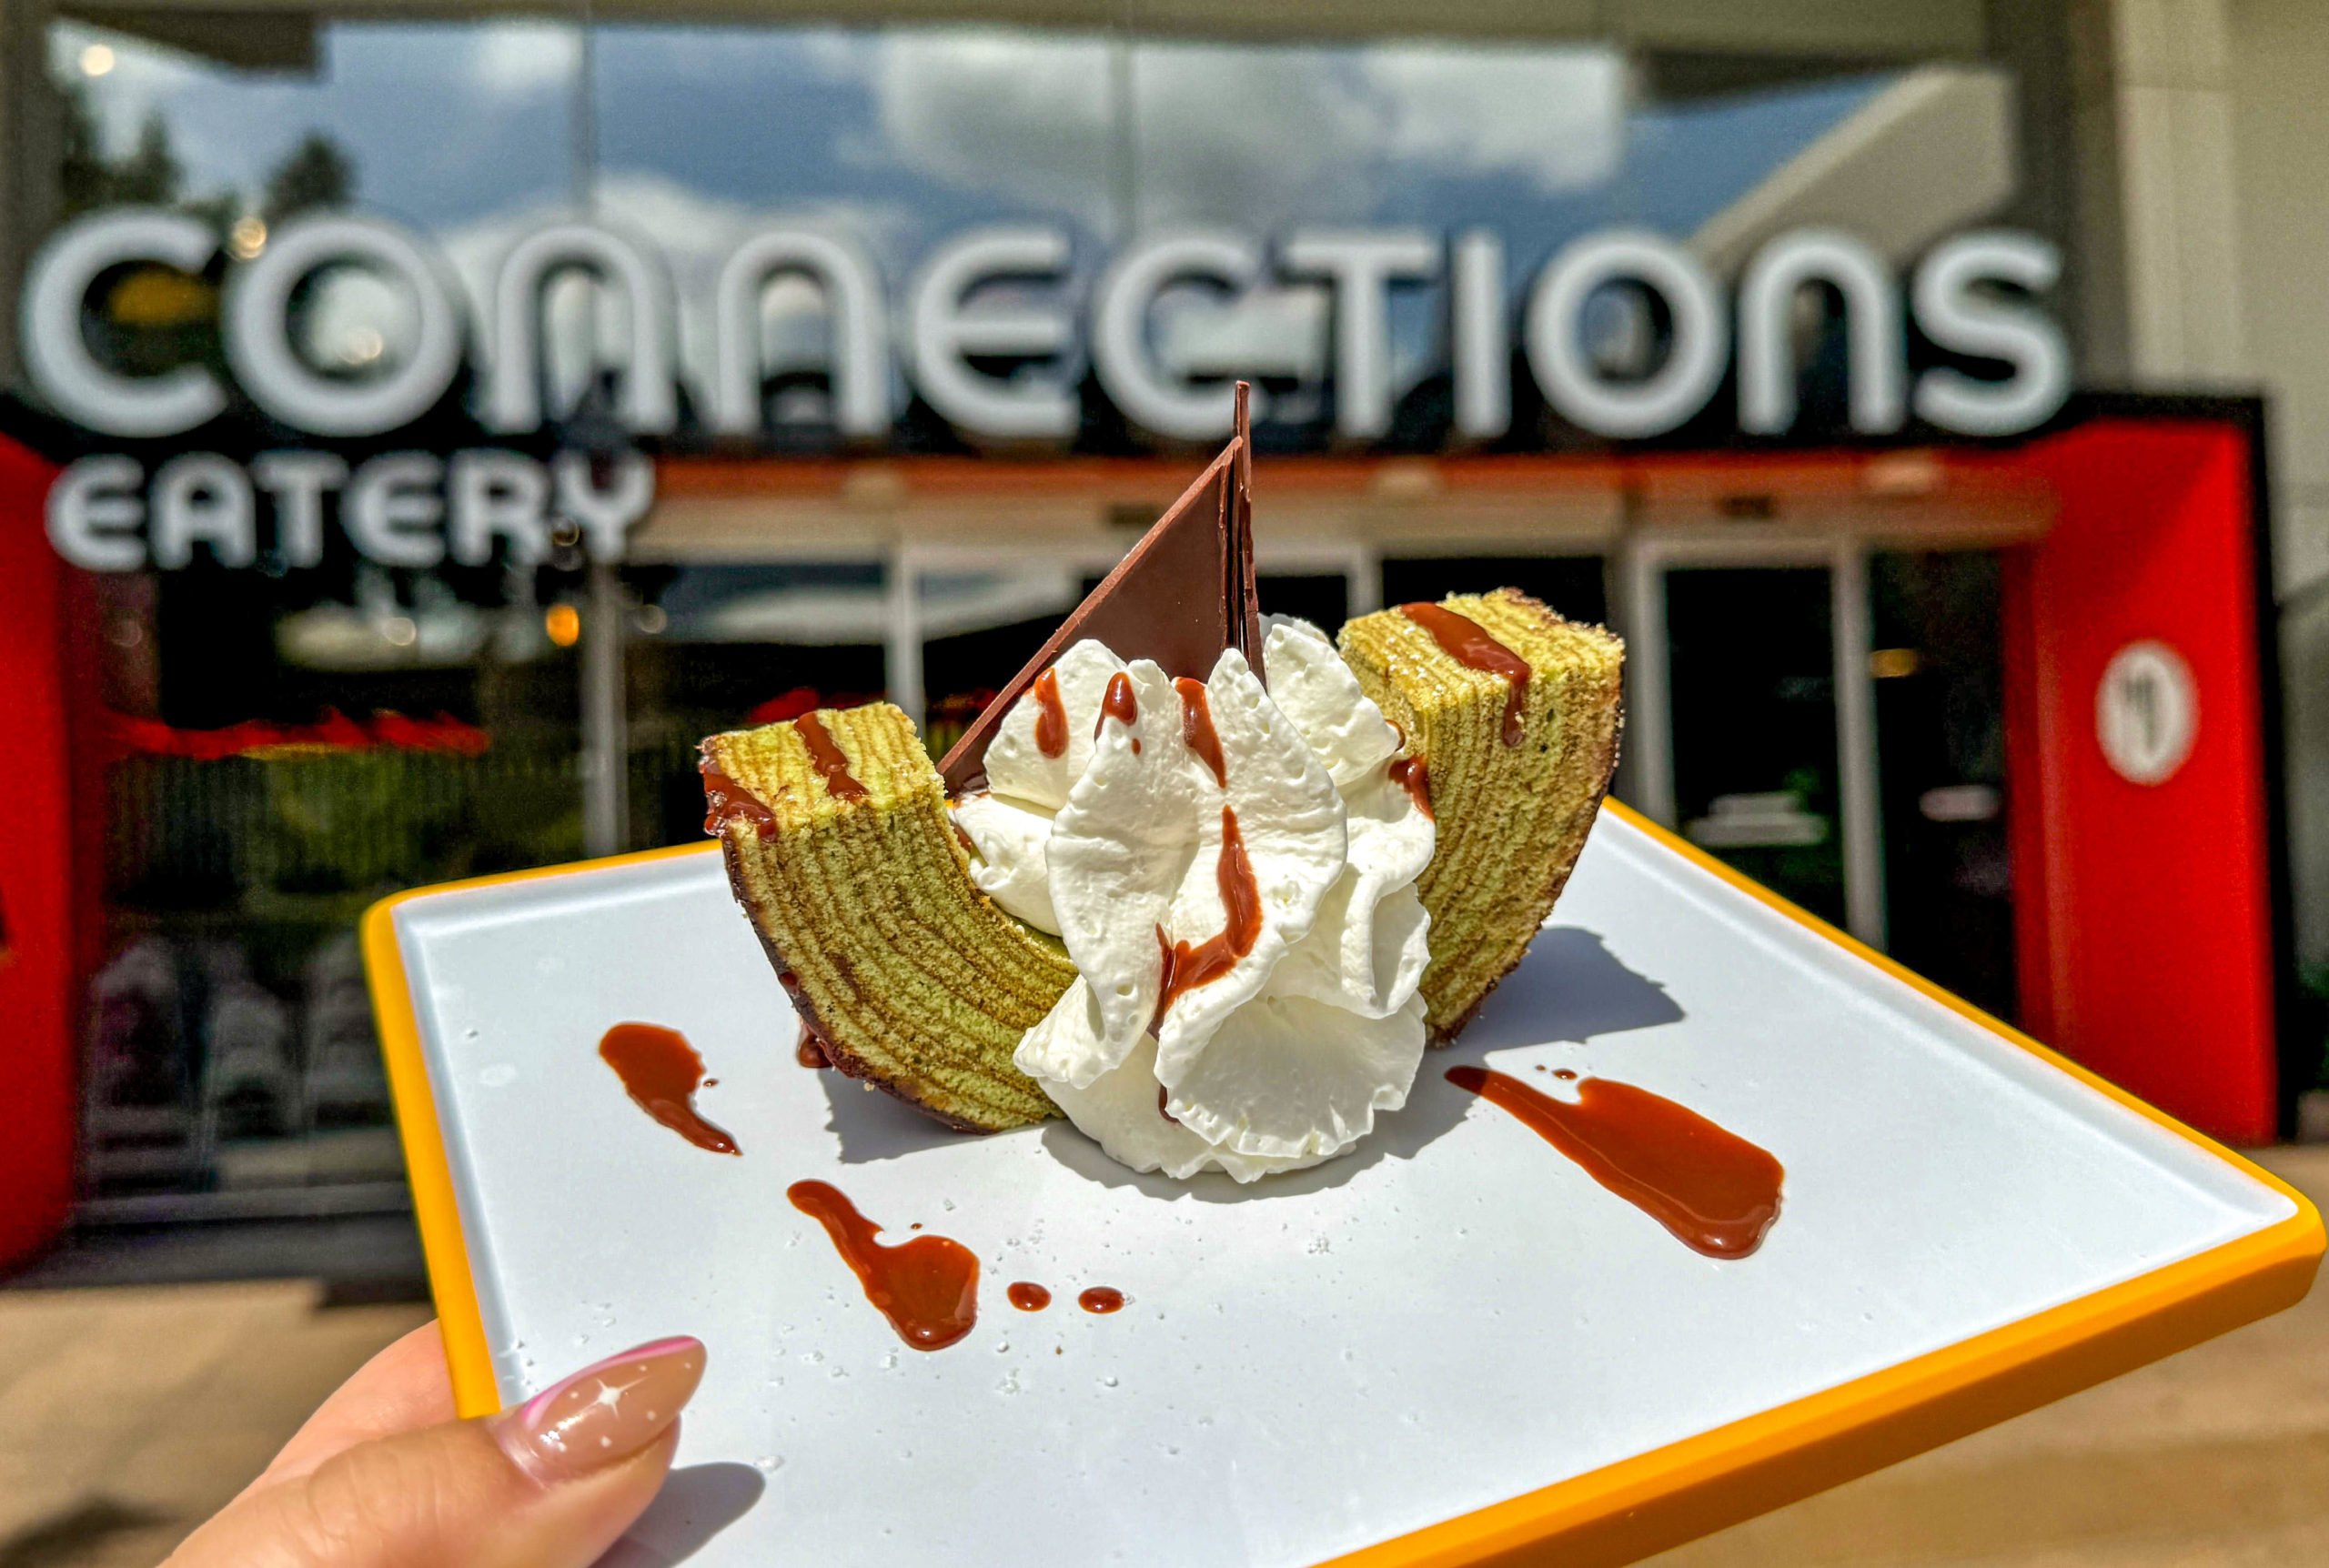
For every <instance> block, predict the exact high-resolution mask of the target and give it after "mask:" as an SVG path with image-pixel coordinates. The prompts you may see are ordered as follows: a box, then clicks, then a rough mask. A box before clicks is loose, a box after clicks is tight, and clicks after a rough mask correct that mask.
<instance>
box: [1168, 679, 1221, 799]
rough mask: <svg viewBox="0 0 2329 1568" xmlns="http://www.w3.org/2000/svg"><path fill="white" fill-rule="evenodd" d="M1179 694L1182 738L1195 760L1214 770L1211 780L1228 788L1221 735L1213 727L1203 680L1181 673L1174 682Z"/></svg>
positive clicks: (1211, 713)
mask: <svg viewBox="0 0 2329 1568" xmlns="http://www.w3.org/2000/svg"><path fill="white" fill-rule="evenodd" d="M1173 689H1174V690H1175V691H1177V692H1179V693H1180V694H1181V739H1183V740H1185V741H1186V742H1187V743H1188V748H1189V749H1190V750H1191V751H1194V752H1195V753H1196V756H1197V760H1198V761H1200V762H1202V763H1204V764H1205V766H1206V767H1208V768H1210V769H1213V781H1214V782H1215V784H1218V785H1220V786H1221V787H1222V788H1223V789H1228V788H1229V764H1228V763H1227V762H1225V761H1224V760H1223V759H1222V756H1221V735H1220V732H1219V731H1217V730H1215V729H1214V727H1213V706H1212V704H1210V703H1209V702H1207V701H1206V700H1205V682H1204V681H1202V680H1191V679H1190V678H1188V677H1187V676H1185V675H1184V676H1181V677H1179V678H1176V679H1175V681H1174V682H1173Z"/></svg>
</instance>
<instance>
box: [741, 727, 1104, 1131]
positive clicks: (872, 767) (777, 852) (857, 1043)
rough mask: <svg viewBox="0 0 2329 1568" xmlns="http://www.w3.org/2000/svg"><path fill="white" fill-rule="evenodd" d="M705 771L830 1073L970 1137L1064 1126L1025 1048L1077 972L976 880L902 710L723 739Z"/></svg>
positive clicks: (751, 902)
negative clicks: (1035, 1125) (1023, 1066)
mask: <svg viewBox="0 0 2329 1568" xmlns="http://www.w3.org/2000/svg"><path fill="white" fill-rule="evenodd" d="M703 774H704V790H705V795H706V798H707V799H709V801H710V802H711V814H712V822H711V823H710V824H707V825H708V826H716V828H717V830H718V831H719V834H720V838H721V849H722V851H723V852H724V853H725V855H726V856H727V860H728V879H729V882H730V884H731V886H732V887H733V888H734V890H735V892H736V898H737V900H738V901H739V902H741V904H742V905H743V906H744V908H745V910H747V911H748V912H750V914H751V920H752V925H753V928H754V929H755V930H758V931H759V932H760V938H761V945H762V946H763V947H765V948H766V949H767V950H768V954H769V957H770V958H771V960H773V961H774V962H775V964H776V967H777V970H778V974H779V977H780V978H781V979H782V980H783V981H784V984H785V989H786V990H788V991H789V992H790V993H791V997H792V1001H793V1005H794V1006H795V1007H797V1008H798V1009H799V1010H800V1011H801V1016H802V1021H803V1022H804V1023H805V1024H806V1025H807V1027H808V1028H809V1030H810V1031H811V1032H812V1033H813V1034H814V1035H815V1036H816V1037H817V1040H818V1041H819V1043H820V1044H821V1045H822V1048H823V1050H824V1053H825V1057H826V1059H827V1060H829V1061H831V1062H832V1064H833V1065H834V1066H835V1067H838V1068H839V1069H841V1070H842V1071H843V1072H846V1073H848V1074H849V1075H850V1076H851V1077H852V1078H862V1079H864V1080H866V1081H869V1082H872V1083H878V1084H880V1085H881V1086H882V1088H883V1089H886V1090H888V1091H890V1092H891V1093H892V1094H895V1095H897V1096H898V1097H899V1098H900V1099H902V1100H906V1101H911V1102H912V1103H913V1104H915V1105H917V1106H919V1107H921V1108H922V1109H923V1110H924V1111H929V1112H930V1113H931V1114H933V1115H934V1116H936V1117H938V1118H939V1119H940V1120H942V1121H948V1122H952V1123H953V1124H954V1125H956V1126H958V1127H962V1128H964V1129H967V1130H971V1131H984V1132H996V1131H1003V1129H1005V1128H1009V1127H1019V1126H1023V1125H1025V1124H1026V1123H1028V1122H1031V1121H1041V1120H1042V1119H1043V1118H1044V1117H1047V1116H1054V1115H1057V1114H1058V1112H1057V1111H1056V1110H1055V1109H1054V1107H1053V1105H1052V1102H1051V1101H1050V1100H1049V1099H1048V1098H1046V1097H1045V1095H1044V1091H1042V1090H1041V1089H1039V1088H1037V1087H1036V1086H1035V1083H1034V1081H1033V1080H1032V1079H1030V1078H1028V1077H1026V1076H1025V1075H1024V1074H1023V1073H1021V1072H1020V1071H1019V1070H1018V1069H1017V1068H1015V1067H1013V1066H1012V1064H1011V1053H1012V1051H1013V1050H1014V1049H1015V1048H1016V1047H1017V1046H1018V1044H1019V1037H1020V1036H1021V1035H1022V1034H1023V1033H1025V1032H1026V1030H1028V1029H1029V1028H1030V1027H1031V1026H1032V1025H1033V1024H1034V1023H1035V1022H1036V1021H1037V1020H1040V1019H1041V1018H1042V1017H1043V1016H1044V1014H1045V1013H1047V1012H1049V1011H1050V1010H1051V1009H1052V1004H1053V1003H1054V1002H1056V1001H1057V1000H1059V999H1060V995H1061V993H1063V992H1064V991H1065V990H1067V988H1068V985H1069V983H1070V982H1071V981H1073V980H1074V979H1075V969H1074V965H1072V964H1071V963H1069V962H1068V959H1067V953H1066V951H1065V950H1064V949H1063V948H1062V947H1061V946H1060V944H1059V943H1058V942H1057V941H1055V940H1053V939H1051V938H1049V937H1047V936H1044V935H1043V934H1042V933H1041V932H1039V931H1035V930H1032V929H1030V928H1028V927H1026V926H1023V925H1022V924H1020V923H1019V922H1018V921H1017V920H1013V919H1012V918H1011V917H1010V916H1009V915H1006V914H1004V913H1003V911H1002V910H999V909H997V908H995V906H994V904H993V901H992V900H989V899H988V898H987V896H986V895H985V894H984V893H983V892H981V891H980V890H978V888H977V887H976V886H974V885H973V883H972V881H971V879H970V874H969V872H968V870H967V869H965V868H966V866H967V864H968V860H967V851H966V850H965V849H963V844H962V842H961V840H960V839H959V838H958V837H957V835H956V833H955V831H954V828H953V823H952V822H950V821H949V820H948V819H947V816H946V796H945V790H944V788H943V786H942V785H941V784H940V782H939V779H938V770H937V769H935V768H934V767H933V766H932V765H931V761H930V756H929V754H928V753H927V752H926V751H924V750H923V746H922V741H921V740H920V739H919V738H917V737H916V735H915V734H914V729H913V723H912V720H911V719H907V717H906V716H905V714H904V713H903V712H902V711H901V710H900V709H896V708H893V707H892V706H891V705H890V704H888V703H886V702H877V703H871V704H868V705H867V706H865V707H863V708H852V709H845V710H842V711H838V712H836V711H833V710H832V709H818V710H817V711H815V712H813V713H809V714H804V715H802V717H801V718H800V719H795V720H793V721H791V723H787V724H770V725H764V726H762V727H761V728H760V729H746V730H738V731H735V732H732V733H730V734H726V735H715V736H713V737H711V739H709V740H706V741H705V742H704V743H703Z"/></svg>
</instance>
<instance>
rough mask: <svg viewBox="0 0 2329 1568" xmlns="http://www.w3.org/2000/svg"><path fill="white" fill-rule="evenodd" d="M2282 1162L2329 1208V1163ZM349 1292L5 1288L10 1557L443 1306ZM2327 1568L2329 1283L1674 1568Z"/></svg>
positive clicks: (163, 1550)
mask: <svg viewBox="0 0 2329 1568" xmlns="http://www.w3.org/2000/svg"><path fill="white" fill-rule="evenodd" d="M2265 1162H2266V1163H2268V1164H2270V1165H2272V1166H2273V1167H2274V1169H2276V1170H2278V1171H2281V1172H2282V1173H2283V1174H2284V1176H2286V1177H2288V1178H2289V1179H2290V1180H2292V1181H2294V1182H2296V1184H2297V1185H2299V1186H2301V1187H2303V1188H2304V1189H2305V1190H2306V1191H2308V1192H2310V1193H2311V1194H2312V1195H2313V1196H2314V1199H2315V1200H2316V1201H2323V1202H2324V1203H2329V1148H2311V1149H2292V1150H2284V1151H2278V1152H2276V1153H2274V1154H2271V1155H2267V1156H2266V1157H2265ZM345 1295H346V1292H341V1299H344V1298H345ZM329 1299H330V1298H328V1296H327V1293H326V1292H325V1291H324V1290H323V1288H322V1287H320V1286H318V1284H316V1283H313V1282H297V1281H288V1282H267V1283H256V1284H234V1285H175V1286H161V1287H153V1288H105V1289H73V1290H20V1291H12V1292H0V1568H149V1565H150V1564H153V1563H158V1562H159V1561H160V1560H161V1559H162V1558H163V1557H164V1556H165V1555H166V1554H167V1553H168V1552H169V1550H170V1548H171V1546H172V1545H173V1544H174V1543H176V1541H177V1540H178V1538H179V1537H180V1536H182V1535H183V1534H185V1533H186V1532H187V1530H189V1529H191V1528H192V1527H193V1525H194V1523H196V1522H197V1521H198V1520H200V1519H201V1518H203V1517H204V1516H205V1515H207V1513H209V1512H210V1511H211V1510H213V1509H215V1508H216V1507H217V1506H218V1504H219V1503H223V1502H224V1501H225V1500H226V1499H227V1498H228V1497H230V1496H232V1495H233V1494H234V1493H235V1492H236V1491H237V1489H238V1488H240V1487H241V1486H242V1484H243V1483H244V1482H245V1481H246V1480H247V1479H248V1478H249V1477H250V1475H252V1474H253V1473H256V1472H257V1470H258V1468H259V1467H260V1465H261V1464H263V1463H264V1462H266V1459H267V1455H268V1454H270V1453H272V1452H274V1450H275V1447H276V1445H277V1444H278V1443H279V1442H282V1441H283V1439H284V1438H285V1437H286V1436H287V1435H288V1434H289V1433H290V1432H291V1431H292V1429H293V1428H295V1427H296V1426H297V1425H298V1423H299V1422H300V1420H301V1418H302V1417H303V1416H304V1415H305V1414H306V1413H307V1412H308V1410H309V1409H310V1408H311V1407H312V1406H313V1405H314V1404H315V1402H317V1401H318V1399H320V1398H321V1397H322V1396H323V1394H324V1393H325V1392H327V1391H328V1390H329V1389H330V1388H331V1387H333V1386H334V1385H335V1384H336V1383H338V1382H339V1380H340V1379H341V1378H343V1377H345V1376H346V1375H347V1374H348V1372H350V1371H352V1370H354V1369H355V1367H356V1366H358V1364H359V1363H360V1362H362V1361H363V1360H364V1358H365V1357H367V1356H368V1355H369V1354H370V1353H371V1352H373V1351H374V1350H375V1349H377V1348H378V1346H380V1345H383V1344H385V1343H387V1342H388V1341H389V1340H391V1339H393V1338H395V1337H396V1336H397V1335H398V1334H399V1333H402V1332H404V1331H405V1330H407V1329H408V1328H410V1327H411V1326H412V1325H414V1324H415V1323H418V1322H421V1321H423V1320H424V1319H425V1318H426V1316H427V1312H426V1309H424V1308H419V1307H413V1306H404V1305H385V1306H382V1305H373V1306H362V1305H358V1306H343V1305H331V1304H328V1300H329ZM2321 1563H2329V1286H2324V1287H2323V1288H2322V1289H2320V1290H2317V1291H2315V1292H2314V1294H2313V1296H2312V1297H2311V1298H2310V1299H2309V1300H2307V1301H2306V1302H2304V1304H2303V1305H2302V1306H2300V1307H2298V1308H2297V1309H2296V1310H2295V1311H2294V1312H2287V1313H2284V1314H2283V1315H2282V1316H2280V1317H2278V1318H2274V1319H2271V1320H2268V1321H2267V1322H2262V1323H2258V1324H2256V1325H2254V1326H2253V1327H2251V1328H2247V1329H2244V1330H2243V1331H2241V1332H2238V1333H2236V1334H2232V1335H2229V1336H2227V1337H2225V1338H2223V1339H2221V1340H2217V1341H2215V1342H2213V1343H2210V1344H2206V1345H2203V1346H2201V1347H2199V1348H2198V1349H2197V1350H2193V1351H2190V1352H2185V1353H2184V1354H2183V1355H2181V1356H2177V1357H2175V1358H2174V1359H2173V1360H2171V1361H2167V1362H2161V1363H2160V1364H2158V1365H2156V1366H2153V1367H2149V1368H2146V1369H2145V1370H2143V1371H2142V1372H2137V1373H2135V1374H2133V1375H2132V1376H2130V1377H2126V1378H2122V1379H2121V1380H2119V1381H2118V1382H2114V1383H2110V1384H2106V1385H2105V1386H2103V1387H2102V1388H2099V1389H2094V1390H2092V1391H2090V1392H2086V1393H2083V1394H2081V1395H2079V1396H2078V1397H2076V1398H2074V1399H2070V1400H2065V1401H2063V1402H2062V1403H2060V1404H2056V1405H2052V1406H2050V1407H2049V1408H2047V1409H2045V1410H2042V1411H2039V1412H2035V1413H2033V1414H2031V1415H2027V1416H2024V1417H2022V1418H2021V1420H2020V1421H2016V1422H2009V1423H2007V1424H2006V1425H2004V1426H2001V1427H1997V1428H1994V1429H1992V1430H1991V1431H1989V1432H1982V1433H1980V1434H1978V1435H1976V1436H1974V1437H1971V1438H1968V1439H1966V1440H1965V1441H1964V1442H1959V1443H1956V1444H1953V1445H1951V1447H1949V1448H1946V1449H1942V1450H1941V1451H1939V1452H1934V1453H1931V1454H1927V1455H1925V1456H1924V1457H1922V1458H1921V1459H1917V1460H1913V1461H1911V1462H1909V1463H1906V1464H1902V1465H1899V1466H1896V1467H1894V1468H1893V1469H1891V1470H1889V1471H1885V1472H1883V1473H1880V1474H1877V1475H1873V1476H1870V1477H1868V1478H1867V1479H1866V1480H1863V1481H1859V1482H1855V1483H1852V1484H1851V1485H1850V1486H1845V1487H1840V1488H1839V1489H1837V1490H1836V1491H1834V1492H1830V1493H1826V1494H1825V1495H1823V1496H1820V1497H1815V1498H1812V1499H1810V1501H1808V1502H1805V1503H1798V1504H1797V1505H1795V1506H1794V1507H1792V1508H1789V1509H1784V1510H1782V1511H1780V1513H1774V1514H1771V1515H1769V1516H1768V1517H1766V1518H1763V1519H1759V1520H1756V1521H1754V1522H1752V1523H1748V1524H1743V1525H1740V1526H1739V1527H1738V1528H1737V1529H1734V1530H1730V1531H1728V1532H1726V1533H1723V1534H1720V1535H1718V1536H1714V1537H1712V1538H1710V1539H1709V1540H1706V1541H1702V1542H1699V1543H1696V1544H1694V1545H1691V1546H1687V1547H1683V1548H1681V1549H1679V1550H1678V1551H1675V1552H1671V1553H1667V1554H1665V1555H1664V1556H1662V1557H1659V1558H1658V1559H1656V1560H1655V1568H1910V1565H1911V1564H1913V1565H1915V1568H2168V1565H2170V1564H2173V1565H2174V1568H2300V1565H2301V1568H2317V1565H2318V1564H2321Z"/></svg>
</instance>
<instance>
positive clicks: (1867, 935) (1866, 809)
mask: <svg viewBox="0 0 2329 1568" xmlns="http://www.w3.org/2000/svg"><path fill="white" fill-rule="evenodd" d="M1828 581H1829V588H1830V594H1831V595H1832V601H1831V602H1832V609H1831V611H1830V623H1831V628H1832V635H1833V638H1834V647H1835V651H1834V659H1835V666H1836V687H1835V692H1836V771H1837V792H1838V795H1839V797H1840V807H1841V814H1842V818H1843V823H1842V827H1843V839H1844V845H1843V849H1844V924H1845V925H1846V926H1847V927H1848V928H1849V929H1850V931H1851V933H1852V935H1854V936H1856V937H1858V938H1859V939H1860V940H1861V941H1864V942H1866V943H1867V944H1868V945H1869V946H1870V947H1872V948H1877V949H1881V948H1882V947H1883V946H1884V936H1885V931H1884V924H1885V922H1884V826H1883V818H1882V805H1881V803H1880V799H1879V798H1878V772H1877V757H1876V682H1875V678H1874V677H1873V676H1872V674H1871V673H1870V669H1869V662H1868V661H1869V653H1870V643H1871V641H1872V638H1871V633H1870V627H1869V608H1868V555H1867V552H1866V550H1864V549H1863V548H1861V546H1860V542H1859V541H1858V540H1857V539H1853V538H1840V539H1839V540H1838V541H1837V543H1836V547H1835V551H1834V554H1833V556H1832V558H1831V559H1830V564H1829V572H1828Z"/></svg>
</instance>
